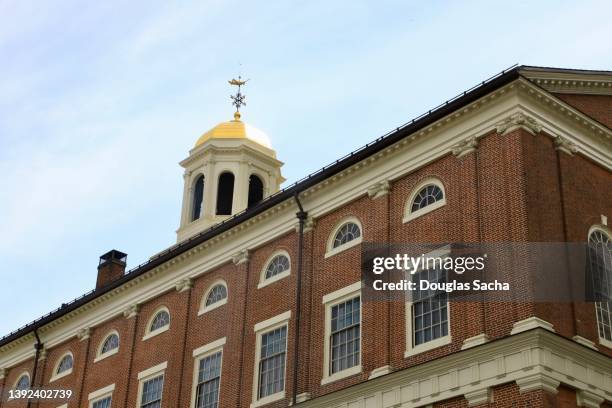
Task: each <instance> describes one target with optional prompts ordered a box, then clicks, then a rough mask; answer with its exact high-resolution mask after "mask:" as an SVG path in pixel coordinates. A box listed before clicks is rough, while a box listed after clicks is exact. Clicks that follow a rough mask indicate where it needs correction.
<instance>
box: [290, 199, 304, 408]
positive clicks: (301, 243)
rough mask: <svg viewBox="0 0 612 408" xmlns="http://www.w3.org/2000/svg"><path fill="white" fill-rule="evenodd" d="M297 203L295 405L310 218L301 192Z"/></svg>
mask: <svg viewBox="0 0 612 408" xmlns="http://www.w3.org/2000/svg"><path fill="white" fill-rule="evenodd" d="M293 198H294V199H295V203H296V204H297V206H298V208H299V209H300V210H299V211H298V212H297V213H296V214H295V215H296V217H297V219H298V221H299V235H298V259H297V273H296V276H295V278H296V280H297V284H296V291H297V293H296V297H295V342H294V343H293V344H294V348H293V360H294V362H293V397H292V399H291V401H292V403H293V405H295V404H297V401H296V398H297V386H298V360H299V359H298V353H299V349H300V347H299V342H300V310H301V308H302V304H301V299H302V263H303V262H302V260H303V256H304V255H303V254H304V223H305V222H306V218H307V217H308V213H307V212H306V211H304V207H302V203H301V202H300V197H299V192H296V193H295V194H294V195H293Z"/></svg>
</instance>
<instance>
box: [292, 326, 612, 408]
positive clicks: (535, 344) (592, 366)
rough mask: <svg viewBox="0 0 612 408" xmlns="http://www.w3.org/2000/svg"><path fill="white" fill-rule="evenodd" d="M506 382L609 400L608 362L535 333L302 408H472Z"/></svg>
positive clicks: (611, 378)
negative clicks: (461, 401)
mask: <svg viewBox="0 0 612 408" xmlns="http://www.w3.org/2000/svg"><path fill="white" fill-rule="evenodd" d="M509 382H516V383H517V385H518V386H519V391H520V392H521V393H523V392H528V391H532V390H545V391H547V392H551V393H556V392H557V387H558V386H559V385H560V384H561V383H563V384H567V385H568V386H570V387H572V388H574V389H576V390H577V393H578V394H580V395H579V396H578V397H577V398H578V399H580V398H581V397H582V398H583V399H587V398H588V399H590V400H591V401H595V402H596V401H600V400H602V399H604V398H608V399H609V398H610V397H612V368H611V367H610V365H609V357H607V356H605V355H603V354H600V353H598V352H595V351H593V350H590V349H588V348H585V347H582V346H580V345H578V344H576V343H575V342H573V341H571V340H568V339H565V338H563V337H561V336H558V335H556V334H553V333H550V332H548V331H546V330H543V329H539V328H538V329H533V330H530V331H527V332H523V333H520V334H516V335H513V336H509V337H505V338H503V339H499V340H495V341H493V342H489V343H485V344H482V345H479V346H476V347H473V348H470V349H467V350H462V351H458V352H456V353H454V354H451V355H447V356H444V357H442V358H439V359H436V360H433V361H430V362H426V363H423V364H419V365H416V366H413V367H410V368H407V369H404V370H400V371H396V372H393V373H390V374H388V375H385V376H383V377H378V378H375V379H372V380H370V381H367V382H363V383H360V384H357V385H354V386H352V387H349V388H345V389H342V390H340V391H336V392H334V393H331V394H327V395H323V396H320V397H318V398H315V399H311V400H309V401H305V402H304V403H303V404H302V405H303V407H304V408H319V407H321V408H322V407H325V408H339V407H346V406H347V404H348V405H356V406H361V405H363V404H364V403H365V401H370V402H371V403H373V404H372V405H371V406H372V408H383V407H388V406H404V405H406V406H427V405H428V404H435V403H437V402H441V401H444V400H448V399H450V398H455V397H461V396H463V397H465V398H466V399H468V401H469V402H470V404H472V403H473V404H480V403H484V402H487V401H488V400H489V398H490V396H491V390H492V388H493V387H496V386H498V385H501V384H506V383H509ZM585 393H588V394H585ZM382 401H385V404H383V403H382ZM368 406H370V405H368Z"/></svg>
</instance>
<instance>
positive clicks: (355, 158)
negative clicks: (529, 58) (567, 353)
mask: <svg viewBox="0 0 612 408" xmlns="http://www.w3.org/2000/svg"><path fill="white" fill-rule="evenodd" d="M522 67H523V66H520V65H516V64H515V65H513V66H512V67H510V68H507V69H505V70H504V71H502V72H500V73H498V74H496V75H494V76H493V77H491V78H489V79H487V80H485V81H483V82H481V83H479V84H478V85H476V86H474V87H472V88H470V89H469V90H467V91H465V92H463V93H461V94H459V95H457V96H456V97H454V98H452V99H450V100H448V101H446V102H444V103H443V104H441V105H439V106H437V107H436V108H434V109H431V110H429V111H427V112H425V113H423V114H422V115H420V116H418V117H416V118H414V119H413V120H411V121H410V122H408V123H406V124H404V125H402V126H400V127H397V128H396V129H394V130H392V131H391V132H389V133H387V134H385V135H383V136H381V137H379V138H377V139H376V140H374V141H372V142H370V143H368V144H366V145H365V146H362V147H361V148H359V149H357V150H355V151H353V152H351V153H349V154H347V155H345V156H344V157H342V158H340V159H338V160H336V161H335V162H334V163H332V164H329V165H327V166H325V167H323V168H322V169H320V170H318V171H316V172H314V173H311V174H309V175H308V176H306V177H304V178H303V179H301V180H299V181H297V182H295V183H293V184H292V185H290V186H288V187H286V188H284V189H282V190H280V191H278V192H277V193H275V194H273V195H271V196H269V197H267V198H266V199H265V200H264V201H262V202H260V203H259V204H257V205H256V206H254V207H251V208H249V209H248V210H245V211H243V212H241V213H238V214H236V215H234V216H233V217H231V218H228V219H227V220H225V221H223V222H221V223H220V224H216V225H215V226H213V227H211V228H209V229H207V230H205V231H203V232H201V233H199V234H197V235H195V236H193V237H191V238H189V239H187V240H185V241H183V242H181V243H179V244H177V245H174V246H172V247H170V248H169V249H167V250H165V251H163V252H161V253H160V254H158V255H156V256H154V257H153V258H151V259H150V260H149V261H147V262H145V263H143V264H141V265H138V266H137V267H135V268H134V269H132V270H130V271H129V272H127V273H126V274H125V275H124V276H123V277H121V278H120V279H117V280H115V281H113V282H111V283H109V284H108V285H106V286H103V287H101V288H99V289H97V290H93V291H90V292H88V293H86V294H84V295H83V296H81V297H79V298H76V299H74V300H73V301H71V302H70V303H67V304H62V307H60V308H59V309H56V310H54V311H52V312H50V313H48V314H46V315H44V316H42V317H40V318H38V319H36V320H34V321H33V322H31V323H28V324H26V325H25V326H23V327H21V328H19V329H17V330H15V331H13V332H11V333H9V334H7V335H6V336H4V337H2V338H0V347H3V346H5V345H7V344H8V343H10V342H12V341H14V340H16V339H18V338H20V337H23V336H24V335H26V334H28V333H30V332H33V331H34V330H36V329H38V328H40V327H42V326H45V325H46V324H49V323H50V322H52V321H53V320H56V319H58V318H59V317H62V316H64V315H66V314H68V313H70V312H72V311H74V310H76V309H78V308H79V307H81V306H83V305H84V304H86V303H88V302H90V301H92V300H94V299H96V298H98V297H100V296H102V295H104V294H106V293H108V292H110V291H112V290H114V289H116V288H118V287H119V286H121V285H123V284H124V283H126V282H128V281H130V280H132V279H134V278H136V277H138V276H140V275H142V274H144V273H146V272H148V271H150V270H152V269H154V268H156V267H158V266H160V265H162V264H164V263H165V262H167V261H169V260H170V259H172V258H174V257H175V256H177V255H179V254H181V253H183V252H185V251H188V250H190V249H192V248H194V247H196V246H198V245H200V244H202V243H204V242H206V241H207V240H209V239H211V238H213V237H215V236H217V235H219V234H221V233H223V232H225V231H228V230H229V229H231V228H233V227H235V226H237V225H238V224H240V223H242V222H244V221H246V220H248V219H250V218H252V217H254V216H256V215H258V214H261V213H262V212H264V211H266V210H268V209H270V208H272V207H274V206H275V205H277V204H279V203H281V202H283V201H285V200H287V199H290V198H292V197H293V196H294V195H295V194H299V193H300V192H302V191H304V190H306V189H308V188H310V187H312V186H314V185H315V184H317V183H320V182H321V181H323V180H325V179H327V178H329V177H331V176H333V175H335V174H337V173H339V172H341V171H343V170H345V169H346V168H348V167H350V166H352V165H354V164H355V163H357V162H359V161H361V160H363V159H365V158H367V157H369V156H371V155H373V154H375V153H377V152H379V151H381V150H383V149H385V148H387V147H389V146H390V145H392V144H394V143H396V142H398V141H400V140H401V139H403V138H404V137H406V136H408V135H410V134H412V133H414V132H416V131H418V130H420V129H421V128H423V127H425V126H428V125H430V124H432V123H434V122H435V121H437V120H439V119H441V118H443V117H444V116H446V115H448V114H449V113H451V112H453V111H455V110H457V109H460V108H462V107H463V106H465V105H468V104H470V103H472V102H474V101H476V100H477V99H479V98H481V97H483V96H485V95H487V94H488V93H490V92H493V91H494V90H496V89H498V88H501V87H502V86H504V85H507V84H508V83H510V82H512V81H514V80H516V79H518V78H519V77H520V70H521V69H522Z"/></svg>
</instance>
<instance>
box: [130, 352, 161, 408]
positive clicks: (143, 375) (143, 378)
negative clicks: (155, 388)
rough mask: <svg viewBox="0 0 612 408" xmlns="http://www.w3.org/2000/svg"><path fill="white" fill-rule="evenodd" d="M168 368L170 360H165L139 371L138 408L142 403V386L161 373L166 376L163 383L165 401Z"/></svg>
mask: <svg viewBox="0 0 612 408" xmlns="http://www.w3.org/2000/svg"><path fill="white" fill-rule="evenodd" d="M166 368H168V362H167V361H164V362H163V363H161V364H158V365H156V366H153V367H150V368H147V369H146V370H143V371H141V372H139V373H138V395H137V400H136V407H137V408H140V406H141V405H142V387H143V385H144V383H145V382H147V381H148V380H150V379H152V378H155V377H157V376H159V375H163V376H164V383H163V384H162V403H163V398H164V387H165V386H166Z"/></svg>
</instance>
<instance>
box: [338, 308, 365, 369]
mask: <svg viewBox="0 0 612 408" xmlns="http://www.w3.org/2000/svg"><path fill="white" fill-rule="evenodd" d="M360 315H361V305H360V298H359V297H355V298H353V299H349V300H347V301H345V302H342V303H339V304H337V305H334V306H332V308H331V338H330V345H331V366H330V374H334V373H337V372H339V371H342V370H346V369H347V368H350V367H355V366H357V365H359V363H360V361H361V360H360V358H359V355H360V347H359V343H360V337H361V317H360Z"/></svg>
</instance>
